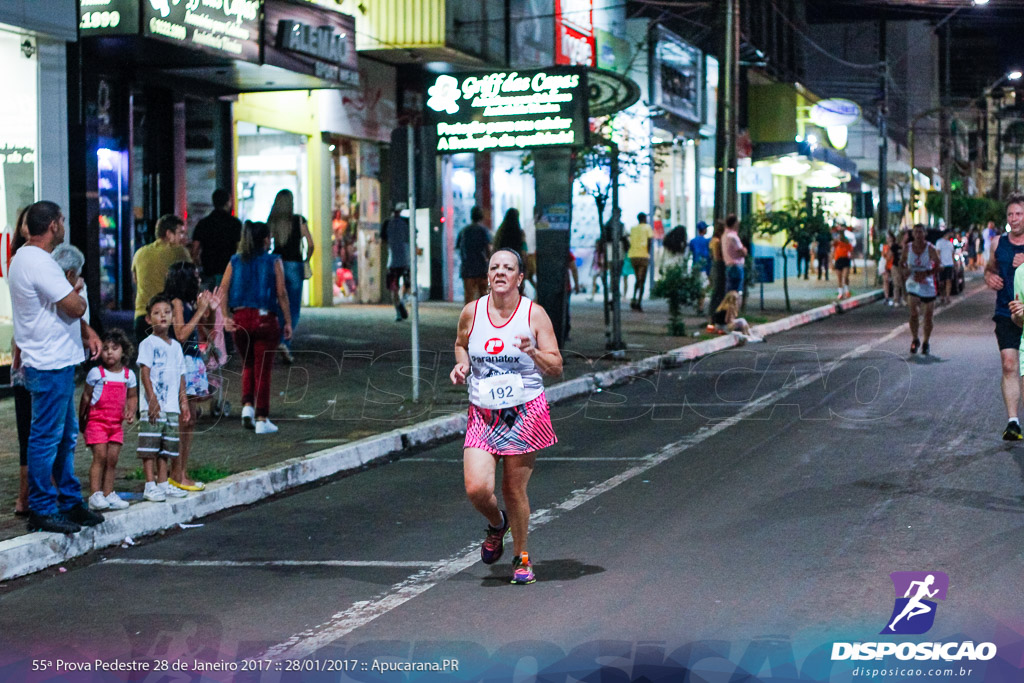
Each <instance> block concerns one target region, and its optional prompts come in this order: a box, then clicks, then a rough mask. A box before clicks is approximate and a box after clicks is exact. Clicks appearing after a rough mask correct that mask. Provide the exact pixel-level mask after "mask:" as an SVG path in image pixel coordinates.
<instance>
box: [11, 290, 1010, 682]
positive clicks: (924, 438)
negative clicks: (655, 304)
mask: <svg viewBox="0 0 1024 683" xmlns="http://www.w3.org/2000/svg"><path fill="white" fill-rule="evenodd" d="M970 291H971V290H969V292H970ZM991 299H992V296H991V294H990V293H987V292H980V293H979V292H975V293H973V294H969V296H967V297H966V298H964V297H961V298H960V299H958V300H957V302H956V303H955V304H954V305H953V306H951V307H947V308H943V309H940V314H939V315H938V316H937V318H936V333H935V336H934V338H933V341H932V356H930V357H928V358H922V357H920V356H914V357H911V356H910V355H909V353H908V349H909V342H910V337H909V333H908V332H907V329H906V325H905V320H906V315H905V312H906V309H895V310H894V309H891V308H887V307H885V306H883V305H881V304H875V305H872V306H868V307H865V308H863V309H858V310H856V311H853V312H850V313H847V314H845V315H842V316H838V317H835V318H832V319H830V320H827V321H824V322H820V323H816V324H812V325H809V326H806V327H803V328H799V329H797V330H793V331H791V332H788V333H784V334H780V335H777V336H774V337H772V338H771V340H770V342H769V343H768V344H763V345H752V346H748V347H746V348H739V349H735V350H732V351H729V352H725V353H721V354H717V355H715V356H711V357H708V358H706V359H704V360H702V361H700V362H697V363H693V364H686V365H683V366H681V367H678V368H666V369H664V370H662V371H661V372H660V373H659V374H658V375H656V376H654V377H643V378H636V379H635V381H633V382H631V383H629V384H627V385H624V386H620V387H617V388H615V389H614V390H611V391H605V392H601V393H598V394H595V395H593V396H592V397H590V399H589V400H580V401H576V402H572V403H567V404H562V405H559V406H557V407H555V408H554V409H553V415H554V417H555V419H556V423H555V429H556V432H557V433H558V436H559V438H560V443H559V444H558V445H557V446H555V447H553V448H551V449H548V450H547V451H545V452H544V453H543V454H542V455H541V456H540V458H539V459H538V465H537V468H536V471H535V473H534V477H533V479H532V481H531V484H530V496H531V501H532V506H533V509H534V517H533V525H532V526H533V528H532V531H531V535H530V550H531V556H532V557H533V559H534V565H535V569H536V572H537V575H538V582H537V583H536V584H533V585H531V586H511V585H508V578H509V575H510V565H509V560H510V555H511V552H510V551H511V548H509V550H508V551H507V552H508V555H506V557H505V558H503V559H502V561H501V562H499V563H498V564H495V565H491V566H485V565H483V564H481V563H480V562H479V555H478V548H479V542H480V541H481V540H482V536H483V534H482V531H483V522H482V521H481V519H480V518H479V517H478V516H477V515H476V513H475V512H474V511H473V510H472V508H471V506H470V505H469V503H468V502H467V501H466V500H465V498H464V494H463V492H462V479H461V467H460V462H461V443H460V442H457V441H453V442H448V443H444V444H441V445H438V446H435V447H433V448H430V449H428V450H424V451H420V452H416V453H410V454H408V455H406V456H404V457H402V458H400V459H398V460H397V461H394V462H391V463H388V464H386V465H382V466H378V467H374V468H372V469H368V470H366V471H363V472H359V473H356V474H353V475H350V476H347V477H344V478H340V479H336V480H333V481H330V482H326V483H324V484H323V485H319V486H315V487H311V488H308V489H305V490H302V491H299V492H296V493H293V494H290V495H287V496H282V497H279V498H277V499H274V500H271V501H267V502H265V503H263V504H260V505H257V506H254V507H251V508H248V509H245V510H240V511H236V512H231V513H228V514H222V515H219V516H217V517H215V518H211V519H206V520H202V521H203V522H204V525H203V526H201V527H198V528H190V529H185V530H180V531H176V532H173V533H169V534H167V535H166V536H163V537H160V538H155V539H148V540H146V541H145V542H142V543H140V544H139V545H136V546H135V547H132V548H128V549H112V550H109V551H104V552H102V553H97V554H95V555H94V556H92V557H89V558H86V559H85V560H83V561H80V562H78V563H75V564H72V565H68V566H67V567H66V571H63V572H62V571H48V572H44V573H41V574H39V575H36V576H33V577H29V578H27V579H23V580H19V581H15V582H10V583H8V584H4V585H2V586H0V680H2V681H6V680H57V678H58V674H60V675H64V674H65V672H67V670H68V669H67V665H65V668H64V669H63V670H62V671H60V672H58V671H57V669H56V662H57V660H58V659H61V660H63V661H65V662H76V663H89V664H94V663H95V661H96V660H103V661H105V662H117V663H120V664H121V665H123V666H130V665H133V664H132V662H137V663H138V662H143V663H147V664H149V665H150V666H154V665H155V664H154V663H155V662H159V661H166V662H168V666H170V667H172V668H173V667H174V666H177V667H179V670H178V671H170V672H168V673H167V674H163V673H148V674H147V673H137V674H133V675H131V676H130V675H129V674H126V673H122V674H118V675H116V676H115V675H114V674H110V673H105V674H96V673H95V672H93V673H91V674H82V676H83V677H81V678H77V677H76V676H77V674H73V675H71V676H64V677H63V678H61V680H108V679H109V680H128V679H129V678H131V680H147V681H157V680H201V679H202V680H232V679H233V680H238V681H299V680H301V681H307V680H309V681H312V680H316V681H320V680H325V681H328V680H330V681H334V680H363V681H382V680H386V681H398V680H402V681H405V680H409V681H414V680H416V681H418V680H513V679H515V680H531V677H532V676H534V675H535V674H537V675H538V677H539V679H540V680H551V681H572V680H577V679H580V680H582V679H586V680H608V681H613V680H683V676H684V672H685V671H687V670H689V671H690V678H689V679H688V680H694V681H703V680H707V681H718V680H721V681H741V680H764V681H783V680H787V681H789V680H819V681H851V680H865V677H864V676H863V675H856V674H858V673H859V672H857V671H855V669H857V668H858V667H864V666H868V667H872V668H883V669H888V670H891V671H894V672H895V675H893V676H889V677H876V678H875V679H874V680H889V681H896V680H919V679H921V680H923V679H924V677H926V676H928V674H929V673H933V674H934V675H931V676H929V677H928V680H933V681H935V680H956V681H986V682H988V681H1004V680H1005V681H1019V680H1022V679H1024V671H1022V669H1024V618H1022V616H1024V590H1022V589H1021V576H1022V574H1024V572H1022V570H1024V561H1022V560H1024V555H1022V547H1024V495H1022V494H1024V443H1017V444H1009V443H1005V442H1003V441H1001V440H1000V434H1001V432H1002V428H1003V426H1004V424H1005V415H1004V412H1003V407H1002V401H1001V399H1000V396H999V384H998V377H999V358H998V354H997V353H996V346H995V339H994V335H993V334H992V324H991V322H990V321H989V316H990V314H991V306H992V303H991ZM896 571H922V572H944V573H945V574H947V575H948V577H949V590H948V594H946V595H945V596H944V598H945V599H936V600H935V602H936V603H937V607H936V608H935V609H934V612H933V614H932V615H931V616H933V617H934V619H935V621H934V626H933V627H932V628H931V629H930V630H929V631H928V632H927V633H926V634H920V635H905V636H893V635H889V636H882V635H879V632H880V631H881V630H882V629H883V628H884V627H885V626H886V624H887V623H888V622H889V621H891V614H892V611H893V605H894V598H896V597H900V596H897V595H895V589H894V584H893V582H892V580H891V579H890V573H891V572H896ZM940 597H942V596H940ZM924 618H925V619H927V618H928V617H924ZM908 623H909V622H908ZM917 623H920V622H917ZM968 640H969V641H972V642H974V643H976V644H980V643H982V642H991V643H993V644H994V645H995V646H996V647H997V649H998V654H996V655H995V656H994V658H992V659H990V660H989V661H967V660H960V661H955V662H943V661H939V662H935V661H924V662H921V661H909V662H907V661H902V660H899V659H897V657H895V656H891V657H888V658H887V659H883V660H871V661H849V660H846V661H831V656H830V655H831V654H832V652H833V646H834V643H836V642H868V641H891V642H914V643H918V642H952V641H956V642H962V641H968ZM445 660H453V661H457V664H458V671H457V672H452V671H451V670H450V669H449V671H448V672H447V673H441V672H430V671H425V672H411V673H410V672H407V671H397V672H382V671H381V668H382V667H384V666H386V665H396V664H397V665H408V664H410V663H411V664H417V665H419V666H421V668H422V667H427V668H429V667H430V666H432V665H433V666H435V667H437V666H443V665H444V662H445ZM197 662H199V663H200V664H201V663H203V662H206V663H214V664H217V663H221V664H226V665H227V666H235V667H238V671H236V672H216V671H214V672H208V673H200V672H198V671H197V670H196V669H197ZM134 665H135V666H138V664H134ZM33 666H36V667H38V668H39V669H40V670H39V671H37V672H35V673H33V672H32V671H31V670H32V668H33ZM448 666H449V667H451V666H452V663H451V661H449V663H448ZM244 668H250V669H253V668H255V669H257V670H256V671H242V669H244ZM181 669H185V670H181ZM259 669H265V670H263V671H260V670H259ZM598 670H600V676H598V675H597V672H598ZM933 670H934V672H933ZM968 670H970V671H968ZM936 672H937V673H936ZM950 672H952V673H950Z"/></svg>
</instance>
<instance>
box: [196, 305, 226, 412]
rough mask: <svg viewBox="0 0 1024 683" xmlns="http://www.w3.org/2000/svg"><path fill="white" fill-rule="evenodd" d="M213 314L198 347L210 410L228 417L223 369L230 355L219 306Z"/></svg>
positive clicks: (222, 315)
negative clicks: (207, 382)
mask: <svg viewBox="0 0 1024 683" xmlns="http://www.w3.org/2000/svg"><path fill="white" fill-rule="evenodd" d="M214 316H215V318H214V323H213V326H212V327H206V328H204V330H205V333H206V334H205V339H202V338H201V339H200V341H199V349H200V351H202V354H203V361H204V363H205V364H206V375H207V380H208V381H209V384H210V394H209V400H210V412H211V414H212V415H213V416H214V417H228V416H230V415H231V403H230V402H228V400H227V397H226V395H225V393H224V389H225V386H224V384H225V381H224V370H223V369H224V366H225V365H227V364H228V361H229V360H230V359H231V357H230V356H229V355H228V350H227V346H226V344H225V340H224V334H225V332H224V314H223V313H222V312H221V310H220V307H219V306H218V307H217V308H216V309H215V312H214Z"/></svg>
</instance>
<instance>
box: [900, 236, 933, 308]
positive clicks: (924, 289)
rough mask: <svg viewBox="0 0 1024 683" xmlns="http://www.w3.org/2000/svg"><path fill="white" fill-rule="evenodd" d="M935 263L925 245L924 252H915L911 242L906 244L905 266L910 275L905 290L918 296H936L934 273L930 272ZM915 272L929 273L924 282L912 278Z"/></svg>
mask: <svg viewBox="0 0 1024 683" xmlns="http://www.w3.org/2000/svg"><path fill="white" fill-rule="evenodd" d="M934 267H935V265H934V264H933V263H932V256H931V250H930V249H929V248H928V246H927V245H925V248H924V253H921V254H915V253H914V247H913V245H912V244H909V243H908V244H907V268H909V269H910V277H909V278H908V279H907V284H906V287H907V291H908V292H910V293H911V294H915V295H917V296H919V297H924V298H926V299H927V298H928V297H934V296H938V291H937V290H936V287H935V274H934V273H931V271H932V269H933V268H934ZM917 273H929V275H928V277H927V278H925V281H924V282H918V281H917V280H915V279H914V275H916V274H917Z"/></svg>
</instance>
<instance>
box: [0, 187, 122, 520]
mask: <svg viewBox="0 0 1024 683" xmlns="http://www.w3.org/2000/svg"><path fill="white" fill-rule="evenodd" d="M25 224H26V226H27V229H28V239H27V241H26V243H25V245H24V246H23V247H21V248H20V249H18V252H17V253H16V254H15V256H14V259H12V261H11V265H10V269H9V271H8V273H9V280H8V282H9V286H10V290H11V307H12V309H13V313H14V339H15V342H16V343H17V344H18V347H19V348H20V349H21V362H22V365H23V366H24V368H25V383H26V386H27V387H28V390H29V392H31V394H32V427H31V430H30V433H29V442H28V479H29V495H28V504H29V510H30V514H29V519H28V529H29V531H54V532H59V533H74V532H76V531H79V530H80V529H81V527H82V525H85V526H93V525H96V524H99V523H100V522H102V521H103V517H102V515H98V514H96V513H94V512H92V511H90V510H89V509H88V508H87V507H86V506H85V505H84V502H83V500H82V485H81V484H80V483H79V481H78V478H77V477H75V469H74V466H75V443H76V442H77V440H78V418H77V415H76V406H75V366H77V365H78V364H79V363H81V362H82V361H83V360H84V359H85V354H84V353H83V352H82V345H83V344H82V342H83V334H84V335H85V336H84V341H85V342H86V344H87V345H88V347H89V350H90V352H91V355H92V356H93V357H94V358H95V357H97V356H99V353H100V350H101V348H102V344H101V342H100V340H99V338H98V337H97V336H96V333H95V332H93V331H92V330H91V329H90V328H89V327H88V326H87V325H83V323H82V320H81V318H82V316H83V315H84V314H85V311H86V303H85V299H83V298H82V297H81V296H79V292H80V291H81V288H82V287H81V286H82V285H83V284H84V283H82V282H81V280H80V279H79V282H78V283H76V285H75V286H72V285H71V284H70V283H69V282H68V280H67V276H66V275H65V274H64V272H63V271H61V268H60V266H59V265H57V263H56V261H54V260H53V258H52V257H51V256H50V253H51V252H52V251H53V250H54V248H56V246H57V245H58V244H61V243H62V242H63V241H64V214H63V213H62V212H61V210H60V207H59V206H57V205H56V204H54V203H53V202H48V201H41V202H36V203H35V204H33V205H32V206H31V207H29V210H28V212H27V213H26V215H25Z"/></svg>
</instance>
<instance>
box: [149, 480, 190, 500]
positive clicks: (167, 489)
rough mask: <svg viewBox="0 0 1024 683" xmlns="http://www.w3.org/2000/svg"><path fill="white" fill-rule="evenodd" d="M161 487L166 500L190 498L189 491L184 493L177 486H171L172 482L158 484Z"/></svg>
mask: <svg viewBox="0 0 1024 683" xmlns="http://www.w3.org/2000/svg"><path fill="white" fill-rule="evenodd" d="M157 486H159V487H160V491H161V492H162V493H163V494H164V497H165V498H186V497H188V491H183V490H181V489H179V488H178V487H177V486H171V482H169V481H165V482H163V483H161V484H157Z"/></svg>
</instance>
